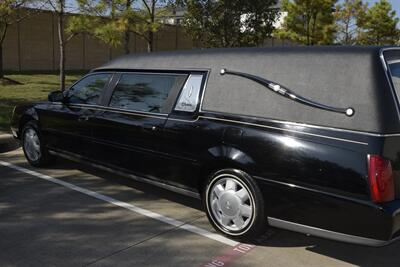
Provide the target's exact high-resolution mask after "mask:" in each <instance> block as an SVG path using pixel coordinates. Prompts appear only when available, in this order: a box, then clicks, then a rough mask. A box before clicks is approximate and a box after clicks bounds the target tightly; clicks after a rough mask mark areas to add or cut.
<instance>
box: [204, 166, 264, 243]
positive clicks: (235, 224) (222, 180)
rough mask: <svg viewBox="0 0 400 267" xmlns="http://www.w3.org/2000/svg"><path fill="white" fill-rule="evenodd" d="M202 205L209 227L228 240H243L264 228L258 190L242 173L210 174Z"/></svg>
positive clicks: (254, 235)
mask: <svg viewBox="0 0 400 267" xmlns="http://www.w3.org/2000/svg"><path fill="white" fill-rule="evenodd" d="M203 204H204V206H205V210H206V213H207V217H208V219H209V221H210V223H211V224H212V226H213V227H214V228H215V229H216V230H217V231H220V232H222V233H223V234H225V235H226V236H228V237H230V238H235V239H239V240H243V241H244V240H246V241H247V240H249V239H252V238H254V237H256V236H258V235H261V234H262V233H263V232H264V231H265V230H266V228H267V216H266V215H265V205H264V199H263V197H262V194H261V191H260V189H259V188H258V186H257V184H256V183H255V181H254V180H253V179H252V178H251V177H250V176H249V175H248V174H246V173H245V172H243V171H240V170H235V169H226V170H221V171H219V172H217V173H215V174H214V175H212V176H211V178H210V179H209V180H208V183H207V185H206V188H205V190H204V195H203Z"/></svg>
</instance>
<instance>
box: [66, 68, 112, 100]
mask: <svg viewBox="0 0 400 267" xmlns="http://www.w3.org/2000/svg"><path fill="white" fill-rule="evenodd" d="M111 75H112V74H111V73H101V74H93V75H90V76H87V77H85V78H83V79H82V80H80V81H79V82H77V83H76V84H75V85H74V86H72V87H71V88H70V89H69V90H68V99H69V103H72V104H91V105H95V104H97V103H98V101H99V98H100V95H101V93H102V91H103V89H104V87H105V86H106V85H107V83H108V81H109V80H110V78H111Z"/></svg>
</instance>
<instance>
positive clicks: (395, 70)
mask: <svg viewBox="0 0 400 267" xmlns="http://www.w3.org/2000/svg"><path fill="white" fill-rule="evenodd" d="M389 68H390V73H391V74H392V81H393V85H394V88H395V90H396V94H397V96H398V97H399V96H400V61H399V62H397V63H391V64H389Z"/></svg>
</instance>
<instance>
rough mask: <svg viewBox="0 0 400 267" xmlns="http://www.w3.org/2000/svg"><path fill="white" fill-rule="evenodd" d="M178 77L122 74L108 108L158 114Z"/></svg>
mask: <svg viewBox="0 0 400 267" xmlns="http://www.w3.org/2000/svg"><path fill="white" fill-rule="evenodd" d="M178 78H179V75H170V74H123V75H122V76H121V79H120V80H119V82H118V84H117V86H116V88H115V90H114V93H113V95H112V97H111V102H110V107H115V108H121V109H129V110H136V111H145V112H155V113H160V112H162V109H163V107H164V105H165V102H166V101H167V98H168V95H169V93H170V92H171V89H172V88H173V87H174V85H175V84H176V83H177V80H178Z"/></svg>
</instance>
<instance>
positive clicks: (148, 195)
mask: <svg viewBox="0 0 400 267" xmlns="http://www.w3.org/2000/svg"><path fill="white" fill-rule="evenodd" d="M10 159H11V158H10ZM35 170H36V171H38V172H40V169H35ZM46 170H60V171H62V170H79V171H81V172H82V173H83V175H84V174H85V173H86V174H89V175H93V176H96V177H100V178H101V179H100V180H103V179H104V181H105V182H107V184H108V185H112V184H121V185H125V186H127V187H129V188H133V189H135V190H139V191H142V192H143V196H141V199H142V198H143V200H145V199H147V200H148V201H151V200H152V199H158V198H163V199H166V200H169V201H172V202H176V203H179V204H182V205H184V206H187V207H189V208H193V209H197V210H202V207H201V203H200V201H199V200H197V199H193V198H190V197H186V196H182V195H179V194H176V193H173V192H170V191H167V190H164V189H162V188H157V187H155V186H152V185H147V184H144V183H140V182H137V181H134V180H132V179H129V178H126V177H121V176H119V175H116V174H112V173H109V172H105V171H100V170H97V169H95V168H92V167H89V166H87V165H83V164H77V163H74V162H71V161H68V160H62V159H59V160H57V162H56V164H54V165H53V166H51V168H49V169H46ZM76 178H79V177H76ZM117 190H118V189H117ZM115 194H118V193H115ZM129 194H131V192H130V191H127V192H125V194H124V193H121V195H115V198H117V199H119V196H122V195H123V196H124V197H128V198H131V197H130V195H129ZM113 197H114V196H113ZM131 199H132V200H133V201H134V197H133V196H132V198H131ZM81 208H82V207H81ZM253 243H254V244H256V245H257V246H258V247H259V248H261V249H262V248H263V247H265V248H268V247H274V248H293V247H295V248H304V249H305V250H306V251H308V252H312V253H317V254H319V255H323V256H326V257H330V258H333V259H337V260H340V261H343V262H346V263H349V264H354V265H357V266H366V267H372V266H396V267H397V266H400V253H398V252H399V251H400V241H399V242H394V243H392V244H390V245H388V246H384V247H367V246H361V245H353V244H348V243H343V242H336V241H331V240H327V239H323V238H317V237H313V236H308V235H305V234H300V233H295V232H291V231H286V230H281V229H277V228H270V229H269V230H268V231H267V232H266V234H265V235H263V236H261V237H260V238H258V239H257V240H255V242H253Z"/></svg>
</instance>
